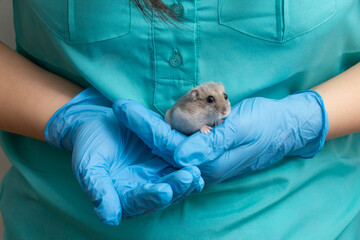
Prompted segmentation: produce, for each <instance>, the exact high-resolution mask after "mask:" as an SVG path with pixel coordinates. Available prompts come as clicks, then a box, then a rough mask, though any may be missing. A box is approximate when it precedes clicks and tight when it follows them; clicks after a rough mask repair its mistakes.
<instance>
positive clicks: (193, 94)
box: [191, 89, 200, 100]
mask: <svg viewBox="0 0 360 240" xmlns="http://www.w3.org/2000/svg"><path fill="white" fill-rule="evenodd" d="M199 95H200V92H199V90H198V89H193V90H191V97H192V100H196V99H197V98H198V97H199Z"/></svg>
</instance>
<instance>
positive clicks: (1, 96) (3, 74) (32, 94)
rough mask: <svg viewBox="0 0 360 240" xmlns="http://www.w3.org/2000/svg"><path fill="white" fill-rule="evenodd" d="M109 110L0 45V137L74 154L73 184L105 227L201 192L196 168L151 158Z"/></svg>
mask: <svg viewBox="0 0 360 240" xmlns="http://www.w3.org/2000/svg"><path fill="white" fill-rule="evenodd" d="M111 104H112V103H111V102H110V101H109V100H108V99H106V98H105V97H104V96H103V95H102V94H100V93H99V92H97V91H96V90H95V89H91V88H88V89H86V90H83V91H82V88H80V87H78V86H77V85H75V84H73V83H71V82H70V81H68V80H66V79H64V78H61V77H60V76H57V75H54V74H52V73H50V72H47V71H46V70H44V69H42V68H40V67H38V66H36V65H35V64H33V63H31V62H30V61H28V60H27V59H25V58H24V57H22V56H20V55H19V54H17V53H16V52H14V51H13V50H11V49H9V48H7V47H6V46H5V45H3V44H1V43H0V129H1V130H5V131H9V132H13V133H17V134H21V135H25V136H28V137H32V138H37V139H40V140H45V139H46V141H47V142H48V143H50V144H51V145H52V146H54V147H58V148H62V149H65V150H69V151H72V166H73V171H74V174H75V177H76V179H77V180H78V182H79V184H80V186H81V187H82V189H83V190H84V191H85V192H86V193H87V195H88V197H89V198H90V199H91V201H92V202H93V204H94V209H95V211H96V213H97V214H98V216H99V218H100V220H101V221H102V222H103V223H106V224H110V225H117V224H119V222H120V220H121V218H122V217H132V216H137V215H141V214H144V213H148V212H151V211H155V210H159V209H163V208H165V207H167V206H169V205H171V204H174V203H175V202H177V201H179V200H180V199H182V198H184V197H186V196H188V195H189V194H191V193H192V192H198V191H201V189H202V186H203V180H202V178H201V176H200V172H199V169H198V168H197V167H189V168H184V169H181V170H179V169H175V168H173V167H171V166H169V164H167V163H166V162H163V161H162V160H161V159H159V158H158V157H156V156H154V155H152V154H151V152H149V150H148V148H147V147H146V146H145V145H144V144H143V143H141V142H140V141H139V139H138V138H137V137H136V136H135V135H134V134H132V133H131V132H130V131H129V130H128V129H126V128H125V127H123V125H121V123H119V122H117V121H116V119H115V117H114V116H113V113H112V109H111ZM44 133H45V134H44ZM94 133H96V134H94ZM45 136H46V137H45ZM50 164H51V163H50Z"/></svg>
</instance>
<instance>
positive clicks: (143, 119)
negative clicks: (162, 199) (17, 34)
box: [113, 99, 186, 167]
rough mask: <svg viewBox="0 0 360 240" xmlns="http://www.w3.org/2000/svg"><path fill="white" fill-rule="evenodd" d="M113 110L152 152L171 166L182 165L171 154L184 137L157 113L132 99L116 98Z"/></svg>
mask: <svg viewBox="0 0 360 240" xmlns="http://www.w3.org/2000/svg"><path fill="white" fill-rule="evenodd" d="M113 110H114V113H115V115H116V117H117V119H118V120H119V121H120V122H122V123H124V124H125V126H126V127H127V128H129V129H130V130H131V131H133V132H134V133H135V134H136V135H137V136H139V138H140V139H141V140H142V141H143V142H144V143H145V144H146V145H147V146H148V147H150V148H151V149H152V151H153V153H154V154H156V155H158V156H160V157H162V158H163V159H164V160H165V161H167V162H168V163H169V164H171V165H172V166H175V167H182V166H181V165H179V164H178V163H176V162H174V160H173V156H174V151H175V149H176V147H177V146H178V145H179V144H180V143H181V142H182V141H183V140H184V139H185V138H186V137H185V136H184V135H183V134H181V133H179V132H177V131H175V130H172V129H171V126H170V125H169V124H168V123H166V122H165V121H164V119H163V118H162V117H161V116H160V115H159V114H157V113H155V112H153V111H151V110H149V109H147V108H145V107H143V106H142V105H140V104H139V103H137V102H135V101H133V100H126V99H120V100H117V101H116V102H115V103H114V105H113Z"/></svg>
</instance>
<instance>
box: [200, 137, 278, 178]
mask: <svg viewBox="0 0 360 240" xmlns="http://www.w3.org/2000/svg"><path fill="white" fill-rule="evenodd" d="M282 158H283V156H282V155H281V154H280V153H278V152H277V151H276V149H272V150H271V149H270V148H264V146H262V145H261V144H258V143H254V144H247V145H242V146H239V147H237V148H234V149H231V150H229V151H227V152H225V153H224V154H223V155H222V156H220V157H219V158H217V159H216V160H214V161H212V162H207V163H205V164H203V165H200V166H199V168H200V169H201V173H202V175H203V177H204V180H205V182H206V184H208V185H213V184H216V183H219V182H222V181H225V180H228V179H231V178H235V177H243V176H246V175H249V174H251V173H253V172H255V171H258V170H260V169H264V168H266V167H268V166H270V165H272V164H274V163H275V162H277V161H279V160H280V159H282Z"/></svg>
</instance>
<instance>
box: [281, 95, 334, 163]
mask: <svg viewBox="0 0 360 240" xmlns="http://www.w3.org/2000/svg"><path fill="white" fill-rule="evenodd" d="M303 93H307V95H308V96H310V97H313V98H314V100H315V101H316V102H317V103H318V105H319V107H320V108H321V121H322V124H321V129H320V131H319V133H318V135H317V136H316V137H315V138H313V139H311V140H310V141H309V142H307V143H306V144H305V145H304V146H303V147H302V148H301V149H298V150H296V151H294V152H291V153H290V154H287V156H299V157H302V158H312V157H314V156H315V154H316V153H318V152H319V151H320V150H321V149H322V148H323V146H324V143H325V139H326V136H327V134H328V131H329V120H328V115H327V112H326V109H325V105H324V101H323V99H322V97H321V95H320V94H319V93H318V92H316V91H313V90H304V91H298V92H295V93H294V95H295V94H303Z"/></svg>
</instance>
